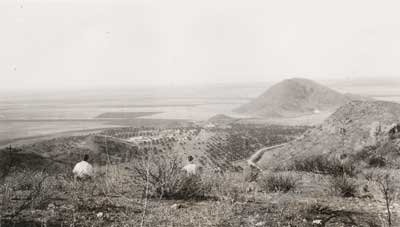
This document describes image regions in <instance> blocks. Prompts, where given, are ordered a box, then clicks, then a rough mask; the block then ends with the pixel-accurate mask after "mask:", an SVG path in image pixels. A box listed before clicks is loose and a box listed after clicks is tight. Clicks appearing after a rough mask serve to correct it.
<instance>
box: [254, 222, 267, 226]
mask: <svg viewBox="0 0 400 227" xmlns="http://www.w3.org/2000/svg"><path fill="white" fill-rule="evenodd" d="M265 224H267V223H266V222H265V221H260V222H258V223H257V224H256V226H265Z"/></svg>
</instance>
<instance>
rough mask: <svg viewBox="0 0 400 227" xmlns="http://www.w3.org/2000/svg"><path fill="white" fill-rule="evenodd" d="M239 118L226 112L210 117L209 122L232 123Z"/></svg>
mask: <svg viewBox="0 0 400 227" xmlns="http://www.w3.org/2000/svg"><path fill="white" fill-rule="evenodd" d="M238 120H239V119H238V118H234V117H230V116H227V115H225V114H217V115H215V116H213V117H211V118H210V119H208V122H210V123H213V124H231V123H234V122H235V121H238Z"/></svg>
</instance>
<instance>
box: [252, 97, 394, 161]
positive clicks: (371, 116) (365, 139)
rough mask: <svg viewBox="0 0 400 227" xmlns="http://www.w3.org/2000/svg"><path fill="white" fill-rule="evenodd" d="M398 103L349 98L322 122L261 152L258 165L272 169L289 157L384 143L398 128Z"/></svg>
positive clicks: (337, 152)
mask: <svg viewBox="0 0 400 227" xmlns="http://www.w3.org/2000/svg"><path fill="white" fill-rule="evenodd" d="M399 125H400V104H396V103H391V102H383V101H352V102H350V103H348V104H346V105H344V106H342V107H340V108H339V109H338V110H337V111H336V112H335V113H334V114H333V115H331V116H330V117H329V118H328V119H327V120H325V122H324V123H323V124H322V125H320V126H318V127H316V128H314V129H311V130H309V131H307V132H306V133H305V134H304V135H303V136H302V137H301V138H299V139H297V140H296V141H293V142H291V143H289V144H288V145H287V146H285V147H283V148H279V149H276V150H273V151H270V152H267V153H265V154H264V155H263V157H262V158H261V160H260V161H259V162H258V165H259V166H261V167H262V168H266V169H268V168H275V167H277V166H278V165H280V166H283V165H289V164H290V163H291V162H292V161H293V160H296V159H302V158H306V157H307V156H312V155H319V154H326V155H334V156H340V155H342V154H355V153H356V152H359V151H361V150H363V149H364V148H366V147H371V146H375V145H377V143H385V142H387V141H389V140H391V139H393V137H396V136H397V135H395V134H396V133H397V132H398V131H399V129H400V127H399Z"/></svg>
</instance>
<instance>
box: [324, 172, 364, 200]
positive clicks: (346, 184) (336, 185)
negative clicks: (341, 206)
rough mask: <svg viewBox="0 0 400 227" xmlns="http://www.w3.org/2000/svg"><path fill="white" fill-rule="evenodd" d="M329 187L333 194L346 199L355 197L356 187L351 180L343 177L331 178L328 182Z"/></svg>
mask: <svg viewBox="0 0 400 227" xmlns="http://www.w3.org/2000/svg"><path fill="white" fill-rule="evenodd" d="M330 187H331V189H332V191H333V192H334V193H335V194H337V195H339V196H342V197H346V198H347V197H354V196H355V195H356V193H357V188H358V185H357V184H356V183H355V182H354V181H353V180H352V179H350V178H348V177H346V176H345V175H343V176H336V177H333V178H332V179H331V180H330Z"/></svg>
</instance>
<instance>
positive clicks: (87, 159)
mask: <svg viewBox="0 0 400 227" xmlns="http://www.w3.org/2000/svg"><path fill="white" fill-rule="evenodd" d="M83 161H85V162H87V161H89V155H88V154H85V156H83Z"/></svg>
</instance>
